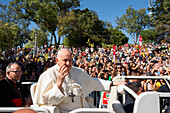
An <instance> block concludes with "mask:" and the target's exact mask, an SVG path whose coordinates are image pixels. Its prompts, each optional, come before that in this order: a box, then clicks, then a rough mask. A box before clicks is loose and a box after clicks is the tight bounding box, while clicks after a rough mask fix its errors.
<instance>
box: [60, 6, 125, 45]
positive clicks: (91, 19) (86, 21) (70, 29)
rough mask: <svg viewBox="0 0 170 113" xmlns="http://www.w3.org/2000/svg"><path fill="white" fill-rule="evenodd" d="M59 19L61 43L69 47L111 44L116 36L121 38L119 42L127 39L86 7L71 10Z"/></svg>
mask: <svg viewBox="0 0 170 113" xmlns="http://www.w3.org/2000/svg"><path fill="white" fill-rule="evenodd" d="M59 20H61V21H59V24H61V25H62V26H61V27H60V28H59V31H58V32H59V34H60V36H65V39H64V42H63V43H64V45H66V46H69V47H71V46H75V47H78V46H82V45H85V46H96V45H102V43H106V44H113V43H115V42H114V41H115V40H117V38H122V39H121V41H122V42H119V43H124V42H123V41H125V42H127V41H128V38H127V39H125V35H124V34H123V33H122V32H120V31H119V33H118V32H113V31H112V29H113V28H112V25H111V24H110V23H108V22H104V21H102V20H99V18H98V16H97V14H96V12H94V11H91V10H88V9H84V10H79V9H78V10H72V11H70V12H68V13H67V16H65V17H64V18H61V19H59ZM124 39H125V40H124Z"/></svg>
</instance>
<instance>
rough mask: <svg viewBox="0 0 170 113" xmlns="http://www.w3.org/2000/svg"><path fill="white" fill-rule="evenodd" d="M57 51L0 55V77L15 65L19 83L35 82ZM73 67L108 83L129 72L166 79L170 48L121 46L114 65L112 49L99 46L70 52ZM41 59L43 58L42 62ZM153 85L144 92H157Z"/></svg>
mask: <svg viewBox="0 0 170 113" xmlns="http://www.w3.org/2000/svg"><path fill="white" fill-rule="evenodd" d="M58 50H59V49H56V48H55V47H53V48H46V49H42V50H41V51H39V52H38V54H37V55H36V56H34V54H33V49H27V48H25V49H21V48H19V49H17V50H9V51H4V52H1V53H0V56H1V57H0V58H1V59H0V73H1V74H0V77H1V76H2V77H1V78H3V77H4V76H5V69H6V66H7V65H8V64H9V63H10V62H18V63H19V64H20V65H21V67H22V71H23V74H22V78H21V81H34V82H37V80H38V78H39V76H40V74H41V73H42V72H44V71H45V70H47V69H48V68H50V67H52V66H53V65H55V64H56V60H55V58H56V56H57V52H58ZM71 50H72V53H73V65H74V66H76V67H80V68H83V69H84V70H86V71H87V73H88V74H89V75H90V76H91V77H97V78H102V79H105V80H112V78H113V77H114V76H125V75H126V76H130V75H133V72H136V73H137V76H164V75H168V76H170V71H169V70H170V68H169V62H170V61H169V59H170V58H169V57H170V46H169V44H168V43H163V44H158V45H152V44H145V45H143V46H142V48H141V50H139V49H138V47H137V46H135V45H127V44H126V45H124V46H119V47H117V48H116V61H113V57H114V55H113V48H102V47H100V46H98V47H96V48H93V47H79V48H72V49H71ZM45 55H47V57H46V58H45ZM154 83H156V82H153V81H150V80H148V81H146V84H148V87H147V89H145V90H157V89H158V87H159V85H160V84H159V85H158V84H157V85H158V87H157V88H156V87H154V86H155V85H154Z"/></svg>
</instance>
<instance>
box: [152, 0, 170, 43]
mask: <svg viewBox="0 0 170 113" xmlns="http://www.w3.org/2000/svg"><path fill="white" fill-rule="evenodd" d="M169 6H170V2H169V0H156V1H155V2H154V6H153V7H152V8H151V9H149V10H151V11H152V15H151V18H152V21H153V23H152V24H153V27H155V31H156V32H157V34H158V35H157V39H158V43H161V41H163V40H167V39H168V38H169V37H170V27H169V26H170V12H169V11H170V7H169Z"/></svg>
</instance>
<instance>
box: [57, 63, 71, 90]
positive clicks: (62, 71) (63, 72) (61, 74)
mask: <svg viewBox="0 0 170 113" xmlns="http://www.w3.org/2000/svg"><path fill="white" fill-rule="evenodd" d="M68 73H69V69H68V66H66V65H62V66H60V67H59V70H58V73H57V86H58V88H62V84H63V82H64V79H65V77H66V76H67V75H68Z"/></svg>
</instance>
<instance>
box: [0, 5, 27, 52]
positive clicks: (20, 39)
mask: <svg viewBox="0 0 170 113" xmlns="http://www.w3.org/2000/svg"><path fill="white" fill-rule="evenodd" d="M0 23H1V28H0V29H1V34H0V38H2V39H1V49H7V48H12V47H17V46H20V47H21V48H22V46H23V44H24V43H26V42H27V41H28V40H29V37H28V34H29V29H28V26H29V22H27V21H25V20H23V19H18V18H17V16H16V14H15V13H14V12H13V11H12V10H11V9H9V8H8V7H7V6H6V5H3V4H0ZM3 38H5V39H3ZM7 42H8V43H7Z"/></svg>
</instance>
